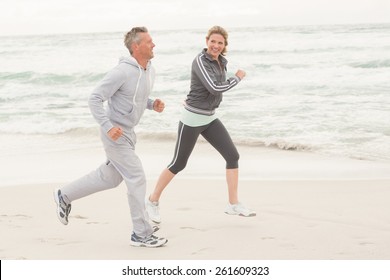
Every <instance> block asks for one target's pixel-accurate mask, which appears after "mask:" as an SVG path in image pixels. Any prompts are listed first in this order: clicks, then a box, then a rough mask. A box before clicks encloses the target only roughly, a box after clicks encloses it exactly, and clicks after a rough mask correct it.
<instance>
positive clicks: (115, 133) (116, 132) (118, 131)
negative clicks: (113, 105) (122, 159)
mask: <svg viewBox="0 0 390 280" xmlns="http://www.w3.org/2000/svg"><path fill="white" fill-rule="evenodd" d="M107 134H108V136H109V137H110V138H111V139H112V140H114V141H116V140H118V138H119V137H121V136H122V134H123V130H122V128H120V127H113V128H111V129H110V130H109V131H108V132H107Z"/></svg>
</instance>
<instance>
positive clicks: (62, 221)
mask: <svg viewBox="0 0 390 280" xmlns="http://www.w3.org/2000/svg"><path fill="white" fill-rule="evenodd" d="M53 196H54V202H55V203H56V205H57V211H56V212H57V218H58V220H60V222H61V224H63V225H65V226H66V225H67V224H68V222H66V221H64V220H62V217H61V213H60V210H59V208H60V206H59V205H60V201H59V200H58V189H55V190H54V191H53Z"/></svg>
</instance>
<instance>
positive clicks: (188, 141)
mask: <svg viewBox="0 0 390 280" xmlns="http://www.w3.org/2000/svg"><path fill="white" fill-rule="evenodd" d="M199 134H201V135H202V136H203V137H204V138H205V139H206V140H207V141H208V142H209V143H210V144H211V145H212V146H213V147H214V148H215V149H216V150H217V151H218V152H219V153H220V154H221V155H222V156H223V158H224V159H225V160H226V169H235V168H238V159H239V158H240V155H239V154H238V151H237V149H236V146H234V144H233V141H232V139H231V138H230V135H229V133H228V131H227V130H226V128H225V126H224V125H223V124H222V122H221V121H220V120H219V119H216V120H214V121H212V122H211V123H209V124H207V125H203V126H198V127H191V126H188V125H185V124H183V123H182V122H179V129H178V136H177V140H176V148H175V154H174V157H173V160H172V162H171V163H170V164H169V165H168V169H169V170H170V171H171V172H172V173H173V174H177V173H179V172H180V171H182V170H183V169H184V168H185V167H186V165H187V161H188V158H189V157H190V155H191V153H192V151H193V149H194V147H195V144H196V141H197V139H198V137H199Z"/></svg>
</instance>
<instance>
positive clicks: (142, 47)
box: [136, 33, 155, 60]
mask: <svg viewBox="0 0 390 280" xmlns="http://www.w3.org/2000/svg"><path fill="white" fill-rule="evenodd" d="M139 36H140V38H141V40H140V42H139V44H138V45H137V47H136V48H137V52H138V54H139V55H140V56H142V57H143V58H144V59H147V60H150V59H152V58H153V57H154V54H153V48H154V47H155V44H154V43H153V40H152V37H151V36H150V35H149V33H140V34H139Z"/></svg>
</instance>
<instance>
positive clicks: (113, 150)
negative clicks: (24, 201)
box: [54, 27, 168, 247]
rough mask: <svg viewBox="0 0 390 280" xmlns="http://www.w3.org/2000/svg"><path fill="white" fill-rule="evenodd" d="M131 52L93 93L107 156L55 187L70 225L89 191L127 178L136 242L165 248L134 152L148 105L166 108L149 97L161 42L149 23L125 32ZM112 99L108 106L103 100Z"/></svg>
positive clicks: (92, 105)
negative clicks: (152, 217)
mask: <svg viewBox="0 0 390 280" xmlns="http://www.w3.org/2000/svg"><path fill="white" fill-rule="evenodd" d="M124 43H125V46H126V47H127V48H128V50H129V51H130V56H129V57H125V58H121V59H120V61H119V64H118V65H117V66H116V67H114V68H113V69H112V70H111V71H109V72H108V73H107V74H106V76H105V77H104V78H103V80H102V81H101V83H100V84H99V85H98V86H97V87H96V88H95V89H94V91H93V92H92V94H91V96H90V98H89V107H90V110H91V113H92V115H93V117H94V118H95V120H96V121H97V123H98V124H99V125H100V129H101V140H102V142H103V146H104V150H105V153H106V156H107V161H106V162H105V163H103V164H102V165H101V166H100V167H99V168H98V169H97V170H95V171H92V172H91V173H89V174H87V175H85V176H84V177H81V178H80V179H78V180H76V181H74V182H72V183H70V184H68V185H66V186H64V187H62V188H59V189H55V190H54V199H55V202H56V203H57V216H58V218H59V220H60V221H61V222H62V223H63V224H64V225H67V224H68V216H69V213H70V210H71V202H72V201H74V200H76V199H80V198H82V197H85V196H87V195H90V194H93V193H96V192H98V191H103V190H107V189H111V188H114V187H117V186H118V185H119V184H120V183H121V182H122V180H124V181H125V183H126V186H127V196H128V203H129V206H130V213H131V218H132V222H133V233H132V235H131V241H130V244H131V245H133V246H140V247H159V246H162V245H164V244H165V243H166V242H167V241H168V240H167V239H165V238H158V237H156V236H154V235H153V233H154V231H156V229H153V228H152V227H151V225H150V224H149V221H148V220H149V217H148V215H147V212H146V210H145V193H146V178H145V174H144V170H143V167H142V164H141V161H140V159H139V158H138V156H137V155H136V154H135V152H134V147H135V143H136V135H135V133H134V127H135V126H136V125H137V124H138V122H139V120H140V118H141V116H142V114H143V113H144V111H145V109H146V108H148V109H151V110H152V109H153V110H155V111H157V112H162V111H163V110H164V102H162V101H161V100H159V99H156V100H151V99H149V94H150V92H151V89H152V87H153V82H154V69H153V68H152V66H151V62H150V60H151V59H152V58H153V56H154V54H153V48H154V47H155V45H154V43H153V41H152V38H151V36H150V35H149V33H148V30H147V28H145V27H134V28H133V29H131V31H129V32H128V33H127V34H126V35H125V39H124ZM105 101H107V103H108V106H107V109H104V107H103V103H104V102H105Z"/></svg>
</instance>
